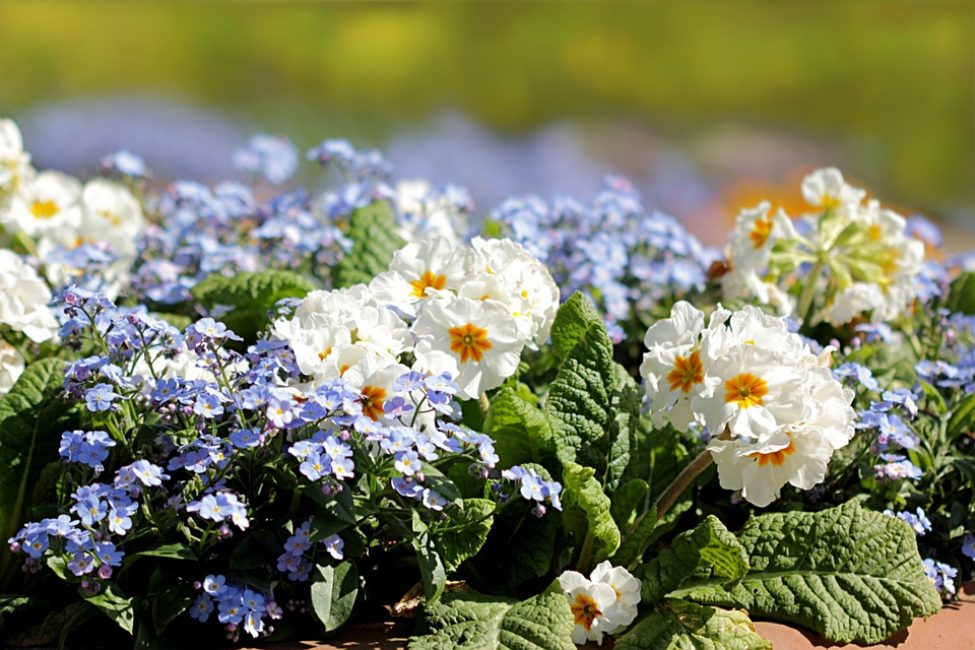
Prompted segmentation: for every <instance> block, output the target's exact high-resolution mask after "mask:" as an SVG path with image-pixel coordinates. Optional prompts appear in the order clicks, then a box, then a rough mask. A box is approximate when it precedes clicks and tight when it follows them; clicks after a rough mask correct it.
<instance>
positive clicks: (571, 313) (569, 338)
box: [552, 291, 603, 360]
mask: <svg viewBox="0 0 975 650" xmlns="http://www.w3.org/2000/svg"><path fill="white" fill-rule="evenodd" d="M602 322H603V320H602V318H600V316H599V312H598V311H596V307H595V306H594V305H593V304H592V301H591V300H590V299H589V298H587V297H586V296H585V295H583V294H581V293H579V292H578V291H576V292H575V293H574V294H572V295H571V296H569V299H568V300H566V301H565V302H564V303H563V304H562V305H561V306H560V307H559V310H558V312H556V314H555V320H554V321H553V322H552V350H553V351H554V352H555V355H556V356H557V357H558V358H559V359H560V360H561V359H564V358H565V357H567V356H568V355H569V353H570V352H572V348H574V347H575V346H576V344H577V343H578V342H579V341H581V340H582V338H583V337H584V336H585V335H586V332H587V331H589V328H590V327H592V326H593V325H597V324H601V323H602Z"/></svg>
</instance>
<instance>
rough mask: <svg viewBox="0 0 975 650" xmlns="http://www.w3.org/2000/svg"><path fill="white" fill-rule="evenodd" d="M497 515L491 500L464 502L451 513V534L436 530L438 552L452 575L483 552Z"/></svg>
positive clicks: (448, 527)
mask: <svg viewBox="0 0 975 650" xmlns="http://www.w3.org/2000/svg"><path fill="white" fill-rule="evenodd" d="M493 512H494V503H493V502H492V501H490V500H488V499H463V500H462V501H461V502H460V505H459V506H458V507H456V508H451V509H450V510H449V513H450V518H449V519H448V520H447V524H446V526H445V528H446V529H447V530H443V529H442V528H435V529H433V531H432V534H433V537H434V540H435V541H436V545H437V549H438V550H439V551H440V556H441V557H442V558H443V563H444V568H445V569H446V570H447V571H448V572H450V571H454V570H455V569H456V568H457V567H459V566H460V565H461V564H462V563H463V562H464V560H466V559H468V558H471V557H474V556H475V555H477V552H478V551H480V550H481V547H482V546H484V542H485V541H487V536H488V533H489V532H491V524H492V523H494V518H493V517H492V516H491V514H492V513H493Z"/></svg>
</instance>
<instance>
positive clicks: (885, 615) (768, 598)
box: [670, 500, 941, 643]
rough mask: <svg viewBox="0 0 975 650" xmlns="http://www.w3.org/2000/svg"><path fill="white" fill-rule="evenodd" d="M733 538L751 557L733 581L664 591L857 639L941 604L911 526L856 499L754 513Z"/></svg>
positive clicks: (880, 635)
mask: <svg viewBox="0 0 975 650" xmlns="http://www.w3.org/2000/svg"><path fill="white" fill-rule="evenodd" d="M738 539H739V541H740V542H741V544H742V546H744V548H745V550H746V551H747V553H748V561H749V563H750V565H751V569H750V570H749V572H748V574H747V575H746V576H745V577H744V578H742V579H741V581H740V582H738V583H737V584H734V585H733V586H725V585H724V584H722V583H723V582H724V581H725V578H724V577H722V578H721V579H717V580H716V579H711V580H707V579H702V580H700V581H699V582H700V584H688V585H687V586H685V587H684V588H682V589H679V590H677V591H676V592H673V593H671V594H670V595H671V596H681V597H684V598H687V599H690V600H695V601H698V602H701V603H706V604H713V605H724V606H730V607H742V608H745V609H746V610H748V611H749V612H751V613H752V614H753V615H757V616H763V617H768V618H773V619H777V620H781V621H787V622H791V623H798V624H799V625H803V626H805V627H808V628H811V629H813V630H815V631H817V632H819V633H821V634H823V635H824V636H826V637H827V638H829V639H831V640H833V641H841V642H850V641H855V642H858V643H878V642H880V641H882V640H884V639H886V638H887V637H889V636H890V635H891V634H893V633H895V632H897V631H898V630H900V629H901V628H903V627H905V626H906V625H908V624H909V623H910V622H911V620H913V618H914V617H916V616H930V615H931V614H934V613H935V612H937V611H938V609H940V607H941V599H940V597H939V596H938V593H937V591H935V589H934V586H933V585H932V584H931V582H930V581H929V580H928V579H927V578H926V577H925V574H924V568H923V566H922V563H921V558H920V556H919V555H918V551H917V543H916V541H915V534H914V531H913V530H912V529H911V527H910V526H908V525H907V524H905V523H904V522H903V521H901V520H899V519H897V518H895V517H890V516H888V515H884V514H882V513H879V512H873V511H870V510H867V509H865V508H863V507H862V506H861V505H860V503H859V502H858V501H855V500H854V501H849V502H847V503H845V504H843V505H841V506H837V507H835V508H831V509H829V510H824V511H821V512H816V513H808V512H789V513H773V514H768V515H761V516H758V517H754V518H753V519H752V520H750V521H749V522H748V524H747V525H746V526H745V528H744V529H743V530H742V531H741V533H740V534H739V535H738Z"/></svg>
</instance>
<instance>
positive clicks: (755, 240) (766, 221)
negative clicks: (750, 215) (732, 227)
mask: <svg viewBox="0 0 975 650" xmlns="http://www.w3.org/2000/svg"><path fill="white" fill-rule="evenodd" d="M771 234H772V215H771V214H767V215H765V216H764V217H759V218H758V219H756V220H755V223H754V224H752V230H751V232H750V233H748V238H749V239H751V240H752V246H754V247H755V248H761V247H762V246H764V245H765V242H767V241H768V238H769V236H770V235H771Z"/></svg>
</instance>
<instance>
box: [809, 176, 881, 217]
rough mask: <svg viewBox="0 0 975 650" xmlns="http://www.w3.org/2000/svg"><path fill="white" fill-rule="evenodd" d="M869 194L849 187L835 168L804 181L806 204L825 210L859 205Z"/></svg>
mask: <svg viewBox="0 0 975 650" xmlns="http://www.w3.org/2000/svg"><path fill="white" fill-rule="evenodd" d="M866 195H867V193H866V192H865V191H863V190H861V189H860V188H857V187H853V186H852V185H848V184H847V183H846V181H844V180H843V174H842V173H840V170H838V169H836V168H835V167H824V168H822V169H817V170H816V171H814V172H813V173H811V174H809V175H808V176H806V177H805V178H804V179H802V196H803V198H805V199H806V203H808V204H809V205H812V206H816V207H821V208H823V209H824V210H825V209H833V210H835V209H837V208H840V207H843V206H849V205H853V206H856V205H859V203H860V202H861V201H863V197H865V196H866Z"/></svg>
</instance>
